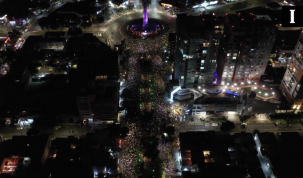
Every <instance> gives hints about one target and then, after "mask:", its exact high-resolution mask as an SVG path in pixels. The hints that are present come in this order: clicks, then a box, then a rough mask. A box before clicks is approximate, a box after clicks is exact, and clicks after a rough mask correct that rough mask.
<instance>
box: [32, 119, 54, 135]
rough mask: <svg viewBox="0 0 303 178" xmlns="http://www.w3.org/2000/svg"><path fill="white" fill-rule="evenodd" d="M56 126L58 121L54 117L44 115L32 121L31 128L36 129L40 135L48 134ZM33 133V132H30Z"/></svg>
mask: <svg viewBox="0 0 303 178" xmlns="http://www.w3.org/2000/svg"><path fill="white" fill-rule="evenodd" d="M57 125H58V121H57V119H56V117H55V116H54V115H50V114H49V115H44V116H40V117H38V118H35V119H34V123H33V124H32V127H34V128H36V129H37V130H38V131H39V132H40V133H43V132H49V131H51V130H53V128H54V127H55V126H57ZM30 133H31V134H32V133H35V132H33V131H31V132H30Z"/></svg>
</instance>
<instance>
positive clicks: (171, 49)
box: [167, 33, 177, 61]
mask: <svg viewBox="0 0 303 178" xmlns="http://www.w3.org/2000/svg"><path fill="white" fill-rule="evenodd" d="M176 42H177V37H176V34H175V33H169V34H168V48H167V49H168V54H169V61H174V57H175V51H176Z"/></svg>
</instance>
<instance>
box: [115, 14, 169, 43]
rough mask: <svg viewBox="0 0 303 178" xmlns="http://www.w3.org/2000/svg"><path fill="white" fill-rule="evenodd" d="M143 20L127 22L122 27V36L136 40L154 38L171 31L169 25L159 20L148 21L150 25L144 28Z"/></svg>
mask: <svg viewBox="0 0 303 178" xmlns="http://www.w3.org/2000/svg"><path fill="white" fill-rule="evenodd" d="M142 21H143V18H141V19H134V20H130V21H127V22H126V23H125V24H123V25H122V27H121V32H122V34H124V35H126V36H131V37H136V38H147V37H154V36H156V35H159V34H163V33H165V32H167V31H168V30H169V25H168V24H167V23H166V22H164V21H162V20H159V19H155V18H151V19H148V24H147V25H146V26H145V27H143V25H142Z"/></svg>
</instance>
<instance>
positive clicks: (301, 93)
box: [280, 33, 303, 110]
mask: <svg viewBox="0 0 303 178" xmlns="http://www.w3.org/2000/svg"><path fill="white" fill-rule="evenodd" d="M302 55H303V33H301V35H300V37H299V40H298V42H297V45H296V47H295V50H294V52H293V54H292V57H291V60H290V62H289V65H288V67H287V69H286V71H285V74H284V77H283V80H282V83H281V85H280V89H281V90H282V93H283V95H284V96H285V98H286V99H287V101H288V103H289V104H290V106H291V109H297V110H301V109H302V108H303V88H301V83H302V82H303V77H302V76H303V56H302Z"/></svg>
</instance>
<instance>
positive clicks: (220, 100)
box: [195, 97, 240, 104]
mask: <svg viewBox="0 0 303 178" xmlns="http://www.w3.org/2000/svg"><path fill="white" fill-rule="evenodd" d="M237 103H240V100H239V98H231V97H208V98H205V99H204V98H203V97H200V98H198V99H197V100H196V101H195V104H237Z"/></svg>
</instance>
